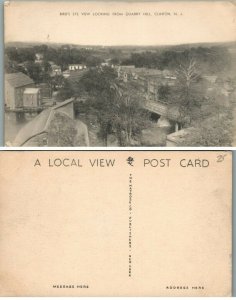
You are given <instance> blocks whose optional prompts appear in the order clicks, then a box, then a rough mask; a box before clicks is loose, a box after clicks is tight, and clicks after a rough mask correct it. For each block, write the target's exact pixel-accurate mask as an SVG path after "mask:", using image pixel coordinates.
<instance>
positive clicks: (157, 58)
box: [122, 46, 231, 74]
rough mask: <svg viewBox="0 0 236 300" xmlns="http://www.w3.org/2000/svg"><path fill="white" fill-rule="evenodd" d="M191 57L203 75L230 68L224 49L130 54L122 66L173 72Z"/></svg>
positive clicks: (206, 48) (212, 48)
mask: <svg viewBox="0 0 236 300" xmlns="http://www.w3.org/2000/svg"><path fill="white" fill-rule="evenodd" d="M188 56H191V57H193V58H194V59H195V60H197V62H198V65H199V67H200V69H201V70H202V71H203V72H204V73H205V72H207V73H208V74H209V73H216V72H221V71H224V70H226V69H227V68H228V67H229V66H230V61H231V57H230V54H229V52H228V50H227V48H225V47H216V46H214V47H210V48H208V47H197V48H190V49H185V50H164V51H162V52H160V51H156V52H150V51H146V52H143V53H131V55H130V58H129V59H126V60H123V61H122V64H123V65H127V64H128V65H135V67H146V68H156V69H160V70H163V69H169V70H175V69H176V68H178V66H179V64H180V62H182V61H183V60H184V59H185V58H186V57H188Z"/></svg>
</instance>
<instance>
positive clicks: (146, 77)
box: [116, 65, 176, 101]
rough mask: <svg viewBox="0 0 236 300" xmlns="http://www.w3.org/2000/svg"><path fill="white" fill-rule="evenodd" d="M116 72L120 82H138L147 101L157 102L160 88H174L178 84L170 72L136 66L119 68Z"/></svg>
mask: <svg viewBox="0 0 236 300" xmlns="http://www.w3.org/2000/svg"><path fill="white" fill-rule="evenodd" d="M116 70H117V76H118V78H119V79H120V80H122V81H124V82H128V81H130V80H135V81H137V82H138V83H139V86H140V89H141V90H142V92H144V93H145V94H146V100H151V101H157V100H158V88H159V86H160V85H169V86H174V85H175V82H176V76H174V75H173V74H172V73H171V72H170V71H169V70H163V71H162V70H158V69H148V68H136V67H135V66H134V65H126V66H117V67H116Z"/></svg>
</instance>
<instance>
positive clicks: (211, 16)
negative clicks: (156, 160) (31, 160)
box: [4, 1, 236, 147]
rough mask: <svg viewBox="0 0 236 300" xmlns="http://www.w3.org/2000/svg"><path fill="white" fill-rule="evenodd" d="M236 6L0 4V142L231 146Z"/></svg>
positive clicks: (235, 126) (235, 121)
mask: <svg viewBox="0 0 236 300" xmlns="http://www.w3.org/2000/svg"><path fill="white" fill-rule="evenodd" d="M235 19H236V2H234V1H184V2H182V1H174V2H168V1H158V2H101V1H97V2H96V1H93V2H90V1H88V2H68V1H58V2H57V1H48V2H43V1H38V2H37V1H32V2H31V1H27V2H26V1H25V2H24V1H7V2H6V3H5V101H4V102H5V130H4V132H5V134H4V136H5V145H6V146H39V147H44V146H55V147H57V146H58V147H63V146H70V147H73V146H75V147H76V146H77V147H82V146H83V147H86V146H90V147H94V146H97V147H131V146H135V147H143V146H145V147H149V146H150V147H152V146H155V147H159V146H162V147H163V146H167V147H179V146H180V147H185V146H191V147H198V146H199V147H205V146H217V147H221V146H228V147H229V146H235V145H236V134H235V132H236V99H235V97H236V74H235V69H236V23H235Z"/></svg>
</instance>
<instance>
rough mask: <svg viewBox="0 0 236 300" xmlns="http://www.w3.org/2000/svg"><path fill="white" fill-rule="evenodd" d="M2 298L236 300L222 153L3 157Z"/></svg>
mask: <svg viewBox="0 0 236 300" xmlns="http://www.w3.org/2000/svg"><path fill="white" fill-rule="evenodd" d="M0 165H1V168H0V178H1V181H0V205H1V211H0V218H1V227H0V235H1V243H0V257H1V265H0V276H1V280H0V295H1V296H230V295H231V282H232V280H231V279H232V275H231V272H232V260H231V254H232V249H231V247H232V241H231V240H232V227H231V226H232V216H231V208H232V203H231V202H232V158H231V152H225V151H211V152H210V151H201V152H196V151H193V152H190V151H178V152H174V151H129V152H127V151H80V152H78V151H69V152H68V151H1V152H0Z"/></svg>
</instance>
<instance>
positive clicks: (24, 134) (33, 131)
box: [13, 98, 74, 146]
mask: <svg viewBox="0 0 236 300" xmlns="http://www.w3.org/2000/svg"><path fill="white" fill-rule="evenodd" d="M73 101H74V99H73V98H71V99H68V100H66V101H63V102H61V103H59V104H57V105H55V106H53V107H51V108H48V109H45V110H43V111H42V112H41V113H40V114H39V115H38V116H37V117H35V118H34V119H33V120H31V121H30V122H29V123H27V124H26V125H25V126H24V127H23V128H22V129H21V130H20V131H19V132H18V134H17V136H16V138H15V140H14V142H13V144H14V145H17V146H23V145H24V144H25V143H26V142H27V141H28V140H30V139H31V138H32V137H34V136H37V135H39V134H42V133H44V132H47V130H48V126H49V125H50V122H51V120H52V118H53V116H54V113H55V111H56V110H57V109H58V108H59V107H62V106H64V105H67V104H69V103H71V102H73Z"/></svg>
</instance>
